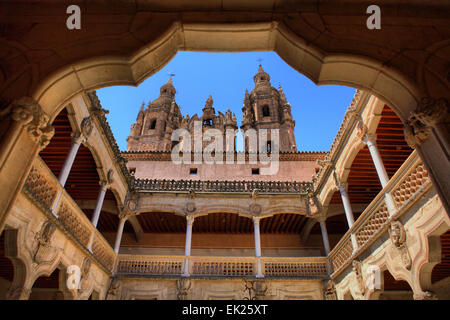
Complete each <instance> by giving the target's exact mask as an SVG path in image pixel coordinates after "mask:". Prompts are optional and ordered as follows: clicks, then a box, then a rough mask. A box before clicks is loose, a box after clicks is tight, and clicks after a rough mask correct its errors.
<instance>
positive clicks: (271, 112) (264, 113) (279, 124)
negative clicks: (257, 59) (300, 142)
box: [241, 65, 297, 152]
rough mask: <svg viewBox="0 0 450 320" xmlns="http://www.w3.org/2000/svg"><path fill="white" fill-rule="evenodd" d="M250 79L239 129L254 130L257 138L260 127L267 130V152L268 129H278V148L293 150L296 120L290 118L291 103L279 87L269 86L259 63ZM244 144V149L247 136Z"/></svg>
mask: <svg viewBox="0 0 450 320" xmlns="http://www.w3.org/2000/svg"><path fill="white" fill-rule="evenodd" d="M253 81H254V82H255V87H254V89H253V90H252V91H251V92H250V94H249V93H248V90H245V97H244V106H243V108H242V112H243V118H242V126H241V130H242V131H244V132H245V131H246V130H248V129H255V130H256V132H257V134H258V137H259V130H260V129H268V132H267V146H266V147H267V150H268V151H270V150H271V145H272V141H271V138H270V129H278V130H279V138H280V140H279V151H280V152H296V151H297V145H296V143H295V135H294V127H295V121H294V120H292V115H291V105H290V104H289V103H288V102H287V100H286V97H285V95H284V93H283V90H282V89H281V86H279V89H278V90H277V89H275V88H274V87H272V85H271V84H270V76H269V74H267V73H266V72H265V71H264V70H263V68H262V66H261V65H260V66H259V69H258V73H257V74H256V75H255V76H254V77H253ZM244 145H245V150H246V151H249V146H248V140H247V139H246V140H245V144H244ZM258 146H259V142H258Z"/></svg>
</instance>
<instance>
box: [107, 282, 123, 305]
mask: <svg viewBox="0 0 450 320" xmlns="http://www.w3.org/2000/svg"><path fill="white" fill-rule="evenodd" d="M121 291H122V282H121V281H120V280H118V279H116V278H114V279H113V280H112V281H111V286H110V287H109V290H108V300H109V299H111V300H119V299H120V298H121Z"/></svg>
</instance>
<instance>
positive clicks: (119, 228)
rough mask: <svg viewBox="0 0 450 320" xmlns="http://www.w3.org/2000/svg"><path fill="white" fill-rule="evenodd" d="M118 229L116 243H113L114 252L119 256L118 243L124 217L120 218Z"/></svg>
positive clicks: (125, 219) (125, 218)
mask: <svg viewBox="0 0 450 320" xmlns="http://www.w3.org/2000/svg"><path fill="white" fill-rule="evenodd" d="M119 217H120V222H119V227H118V228H117V235H116V242H115V243H114V252H115V253H117V254H119V248H120V243H121V242H122V234H123V227H124V226H125V222H126V221H127V217H126V216H123V215H122V216H120V215H119Z"/></svg>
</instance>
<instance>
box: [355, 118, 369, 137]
mask: <svg viewBox="0 0 450 320" xmlns="http://www.w3.org/2000/svg"><path fill="white" fill-rule="evenodd" d="M367 130H368V129H367V126H366V125H365V124H364V121H363V119H362V118H359V120H358V122H357V123H356V137H358V139H360V140H363V139H364V137H365V136H366V134H367Z"/></svg>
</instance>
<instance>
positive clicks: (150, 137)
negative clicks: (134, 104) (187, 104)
mask: <svg viewBox="0 0 450 320" xmlns="http://www.w3.org/2000/svg"><path fill="white" fill-rule="evenodd" d="M175 93H176V90H175V87H174V86H173V84H172V78H169V81H167V83H166V84H165V85H163V86H162V87H161V89H160V95H159V97H158V98H157V99H156V100H155V101H153V102H151V103H149V104H148V106H147V108H145V109H144V103H143V104H142V106H141V110H140V111H139V113H138V116H137V118H136V123H134V124H132V125H131V130H130V135H129V137H128V138H127V142H128V146H127V151H170V150H171V148H172V141H171V135H172V132H173V130H175V129H177V128H178V127H179V126H180V123H181V120H182V116H181V112H180V107H179V106H178V105H177V104H176V102H175Z"/></svg>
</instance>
